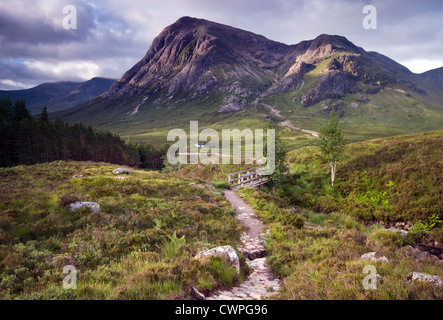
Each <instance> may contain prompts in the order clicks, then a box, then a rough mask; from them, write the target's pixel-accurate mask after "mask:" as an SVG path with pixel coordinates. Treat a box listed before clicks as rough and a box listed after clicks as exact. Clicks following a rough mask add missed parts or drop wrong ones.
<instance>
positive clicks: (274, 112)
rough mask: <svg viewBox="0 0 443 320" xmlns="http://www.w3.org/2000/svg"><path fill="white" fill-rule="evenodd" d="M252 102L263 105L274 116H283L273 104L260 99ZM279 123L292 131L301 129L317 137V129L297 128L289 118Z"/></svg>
mask: <svg viewBox="0 0 443 320" xmlns="http://www.w3.org/2000/svg"><path fill="white" fill-rule="evenodd" d="M254 104H255V105H257V104H261V105H262V106H264V107H265V108H266V109H268V110H269V112H270V113H271V114H272V115H274V116H276V117H279V118H284V117H283V116H282V115H281V113H280V111H279V110H277V109H276V108H275V107H273V106H271V105H269V104H266V103H264V102H261V101H259V100H258V99H257V100H255V101H254ZM279 124H280V125H282V126H285V127H288V128H289V129H292V130H294V131H301V132H304V133H308V134H310V135H311V136H313V137H316V138H318V132H317V131H313V130H306V129H301V128H297V127H296V126H294V125H292V123H291V120H289V119H285V120H283V121H281V122H279Z"/></svg>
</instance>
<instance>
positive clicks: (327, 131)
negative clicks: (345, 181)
mask: <svg viewBox="0 0 443 320" xmlns="http://www.w3.org/2000/svg"><path fill="white" fill-rule="evenodd" d="M319 138H320V139H319V143H318V146H319V148H320V150H321V152H322V155H323V158H324V159H325V160H326V161H328V163H329V166H330V168H331V186H334V181H335V173H336V170H337V162H338V161H339V160H340V157H341V155H342V152H343V148H344V145H345V139H344V137H343V133H342V128H341V126H340V124H339V120H338V117H337V115H336V114H335V111H334V110H332V111H331V113H330V115H329V121H328V123H327V124H326V125H324V126H322V127H321V128H320V132H319Z"/></svg>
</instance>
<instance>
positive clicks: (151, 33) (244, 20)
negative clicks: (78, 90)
mask: <svg viewBox="0 0 443 320" xmlns="http://www.w3.org/2000/svg"><path fill="white" fill-rule="evenodd" d="M66 5H73V6H74V7H75V8H76V9H77V29H75V30H66V29H65V28H64V27H63V20H64V19H65V18H66V16H67V14H64V13H63V8H64V7H65V6H66ZM366 5H374V6H375V8H376V9H377V29H375V30H374V29H370V30H366V29H365V28H363V25H362V21H363V19H364V17H365V16H366V15H367V14H364V13H363V7H364V6H366ZM182 16H191V17H197V18H203V19H207V20H211V21H215V22H219V23H223V24H227V25H231V26H234V27H237V28H241V29H244V30H248V31H252V32H254V33H257V34H261V35H264V36H266V37H267V38H269V39H272V40H276V41H280V42H283V43H286V44H296V43H298V42H300V41H302V40H309V39H313V38H315V37H316V36H318V35H319V34H322V33H327V34H339V35H343V36H345V37H347V38H348V39H349V40H350V41H352V42H353V43H354V44H356V45H357V46H360V47H363V48H364V49H365V50H367V51H377V52H379V53H382V54H384V55H386V56H388V57H390V58H392V59H394V60H396V61H397V62H399V63H401V64H403V65H405V66H406V67H408V68H409V69H410V70H411V71H413V72H417V73H421V72H424V71H427V70H429V69H434V68H438V67H441V66H443V1H441V0H428V1H413V0H374V1H371V0H361V1H359V0H357V1H355V0H354V1H351V0H126V1H123V0H96V1H93V0H0V89H18V88H29V87H32V86H35V85H37V84H40V83H43V82H52V81H60V80H71V81H83V80H88V79H90V78H92V77H95V76H102V77H108V78H115V79H118V78H120V77H121V76H122V75H123V73H124V72H125V71H126V70H128V69H129V68H130V67H132V66H133V65H134V64H135V63H136V62H138V61H139V60H140V59H141V58H142V57H143V56H144V54H145V53H146V51H147V50H148V48H149V46H150V44H151V42H152V40H153V39H154V38H155V37H156V36H157V35H158V34H159V33H160V32H161V31H162V29H163V28H165V27H166V26H168V25H170V24H172V23H174V22H175V21H176V20H178V19H179V18H180V17H182Z"/></svg>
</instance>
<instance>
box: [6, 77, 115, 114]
mask: <svg viewBox="0 0 443 320" xmlns="http://www.w3.org/2000/svg"><path fill="white" fill-rule="evenodd" d="M115 81H116V80H115V79H109V78H102V77H94V78H92V79H90V80H87V81H84V82H73V81H56V82H48V83H42V84H40V85H37V86H35V87H33V88H29V89H21V90H0V99H2V98H10V99H11V100H12V101H15V100H25V101H26V103H27V107H28V109H29V110H30V111H31V113H32V114H37V113H39V112H40V111H41V109H42V108H43V106H45V105H46V107H47V108H48V110H49V111H50V112H56V111H61V110H64V109H68V108H70V107H74V106H77V105H79V104H82V103H85V102H88V101H90V100H91V99H93V98H94V97H96V96H99V95H100V94H102V93H103V92H105V91H106V90H107V89H109V87H110V86H111V85H112V83H114V82H115Z"/></svg>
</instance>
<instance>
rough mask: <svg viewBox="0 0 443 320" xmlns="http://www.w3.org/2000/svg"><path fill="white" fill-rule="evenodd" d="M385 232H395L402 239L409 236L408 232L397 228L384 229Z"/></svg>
mask: <svg viewBox="0 0 443 320" xmlns="http://www.w3.org/2000/svg"><path fill="white" fill-rule="evenodd" d="M386 230H388V231H392V232H396V233H398V234H399V235H401V236H402V237H405V238H406V237H407V236H409V232H408V231H406V230H402V229H397V228H389V229H386Z"/></svg>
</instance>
